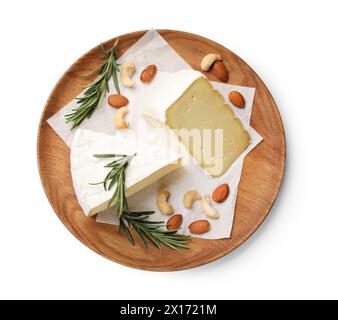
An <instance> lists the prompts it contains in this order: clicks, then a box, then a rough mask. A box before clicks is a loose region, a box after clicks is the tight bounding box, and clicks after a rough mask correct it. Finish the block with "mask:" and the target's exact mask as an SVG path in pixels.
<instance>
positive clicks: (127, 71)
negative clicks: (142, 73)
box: [120, 62, 136, 88]
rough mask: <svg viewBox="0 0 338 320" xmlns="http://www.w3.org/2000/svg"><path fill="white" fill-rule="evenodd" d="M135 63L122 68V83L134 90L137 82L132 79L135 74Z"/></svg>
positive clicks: (126, 63) (129, 63)
mask: <svg viewBox="0 0 338 320" xmlns="http://www.w3.org/2000/svg"><path fill="white" fill-rule="evenodd" d="M135 69H136V66H135V63H133V62H125V63H124V64H123V65H122V66H121V73H120V76H121V80H122V83H123V85H124V86H125V87H127V88H132V87H134V85H135V81H133V80H132V79H131V78H132V76H133V74H134V73H135Z"/></svg>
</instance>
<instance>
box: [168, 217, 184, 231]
mask: <svg viewBox="0 0 338 320" xmlns="http://www.w3.org/2000/svg"><path fill="white" fill-rule="evenodd" d="M182 221H183V216H182V215H181V214H174V215H173V216H172V217H171V218H170V219H169V220H168V221H167V229H168V230H176V229H178V228H179V227H180V226H181V224H182Z"/></svg>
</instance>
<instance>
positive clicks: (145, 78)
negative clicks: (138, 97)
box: [140, 64, 157, 83]
mask: <svg viewBox="0 0 338 320" xmlns="http://www.w3.org/2000/svg"><path fill="white" fill-rule="evenodd" d="M156 72H157V67H156V66H155V65H154V64H151V65H150V66H148V67H147V68H145V69H144V70H143V71H142V73H141V77H140V79H141V81H142V82H143V83H149V82H151V81H152V80H153V79H154V77H155V75H156Z"/></svg>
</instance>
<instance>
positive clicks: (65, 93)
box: [38, 30, 285, 271]
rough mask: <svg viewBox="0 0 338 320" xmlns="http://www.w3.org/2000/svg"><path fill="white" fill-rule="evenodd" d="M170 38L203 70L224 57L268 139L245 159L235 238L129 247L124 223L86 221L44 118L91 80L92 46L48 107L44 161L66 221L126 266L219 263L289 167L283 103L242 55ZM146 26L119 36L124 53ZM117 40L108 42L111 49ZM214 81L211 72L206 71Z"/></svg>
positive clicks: (181, 35) (179, 35)
mask: <svg viewBox="0 0 338 320" xmlns="http://www.w3.org/2000/svg"><path fill="white" fill-rule="evenodd" d="M159 32H160V33H161V35H162V36H163V37H164V39H166V41H168V43H169V44H170V45H171V46H172V47H173V48H174V49H175V50H176V51H177V52H178V53H179V54H180V55H181V56H182V57H183V58H184V59H185V60H186V61H187V62H188V63H189V64H190V65H191V66H192V68H194V69H196V70H199V64H200V61H201V59H202V57H203V56H204V55H206V54H208V53H210V52H219V53H221V54H222V55H223V56H224V57H225V58H226V64H227V66H228V69H229V71H230V80H229V83H232V84H236V85H242V86H249V87H255V88H256V89H257V91H256V97H255V102H254V106H253V113H252V117H251V125H252V127H253V128H254V129H256V130H257V131H258V133H259V134H261V135H262V136H263V138H264V141H263V142H262V143H261V144H259V145H258V146H257V147H256V148H255V149H254V150H253V151H251V153H250V154H249V155H248V156H247V157H246V158H245V161H244V168H243V173H242V178H241V182H240V185H239V192H238V198H237V204H236V213H235V220H234V226H233V232H232V236H231V239H222V240H203V239H197V238H193V239H192V240H191V241H190V247H191V249H190V250H183V251H181V252H178V253H177V252H175V251H173V250H170V249H168V248H163V250H162V251H159V250H158V249H156V248H154V247H152V246H151V245H150V246H149V248H148V249H145V248H143V246H142V244H141V243H140V242H137V245H136V246H135V247H133V246H131V245H130V243H129V242H128V240H127V239H126V238H125V237H124V235H122V234H120V233H119V232H118V227H116V226H110V225H104V224H99V223H96V222H95V218H86V217H85V216H84V214H83V212H82V209H81V208H80V206H79V204H78V202H77V199H76V196H75V193H74V189H73V184H72V177H71V173H70V163H69V152H70V150H69V149H68V147H67V146H66V145H65V143H64V142H63V141H62V140H61V138H59V136H58V135H57V134H56V133H55V132H54V131H53V130H52V128H51V127H50V126H49V125H48V124H47V122H46V120H47V119H48V118H50V117H51V116H52V115H54V114H55V113H56V112H58V111H59V110H60V109H61V108H62V107H63V106H64V105H65V104H67V103H68V102H69V101H71V100H72V99H73V98H74V97H76V96H77V95H78V94H79V93H80V92H81V91H82V88H83V85H85V84H86V81H88V80H84V79H82V78H81V75H82V74H84V73H86V72H87V71H90V70H93V69H94V68H95V67H97V66H98V64H99V59H98V58H99V55H100V51H99V47H97V48H94V49H92V50H90V51H89V52H88V53H86V54H85V55H84V56H82V57H81V58H80V59H79V60H78V61H76V62H75V63H74V64H73V65H72V66H71V67H70V68H69V69H68V70H67V71H66V73H65V74H64V75H63V76H62V78H61V79H60V81H59V82H58V83H57V85H56V86H55V88H54V90H53V91H52V93H51V95H50V97H49V99H48V101H47V104H46V106H45V109H44V111H43V114H42V117H41V122H40V127H39V133H38V165H39V171H40V176H41V181H42V184H43V187H44V189H45V192H46V194H47V197H48V199H49V201H50V203H51V205H52V206H53V208H54V210H55V212H56V214H57V215H58V217H59V218H60V219H61V221H62V222H63V223H64V225H65V226H66V227H67V228H68V229H69V230H70V231H71V232H72V233H73V234H74V236H76V237H77V238H78V239H79V240H80V241H81V242H82V243H84V244H85V245H86V246H87V247H89V248H90V249H92V250H94V251H95V252H97V253H99V254H100V255H102V256H104V257H106V258H108V259H110V260H112V261H115V262H118V263H121V264H123V265H126V266H129V267H134V268H139V269H145V270H154V271H173V270H182V269H188V268H193V267H197V266H200V265H203V264H206V263H208V262H211V261H214V260H216V259H218V258H220V257H222V256H224V255H226V254H228V253H229V252H231V251H232V250H234V249H235V248H237V247H238V246H240V245H241V244H242V243H243V242H244V241H245V240H246V239H248V238H249V237H250V236H251V235H252V234H253V233H254V232H255V231H256V229H257V228H258V227H259V226H260V225H261V223H262V222H263V221H264V219H265V218H266V216H267V215H268V213H269V211H270V209H271V207H272V205H273V203H274V201H275V199H276V196H277V193H278V190H279V187H280V185H281V181H282V177H283V173H284V164H285V136H284V129H283V124H282V120H281V118H280V115H279V112H278V109H277V106H276V104H275V102H274V100H273V98H272V96H271V94H270V93H269V91H268V89H267V88H266V86H265V85H264V83H263V82H262V80H261V79H260V78H259V77H258V75H257V74H256V73H255V72H254V71H253V70H252V69H251V68H250V67H249V66H248V65H247V64H246V63H245V62H244V61H243V60H242V59H240V58H239V57H238V56H236V55H235V54H234V53H232V52H231V51H229V50H228V49H226V48H224V47H222V46H221V45H219V44H217V43H215V42H213V41H211V40H208V39H205V38H203V37H200V36H197V35H194V34H190V33H186V32H180V31H169V30H160V31H159ZM144 34H145V31H139V32H134V33H131V34H126V35H123V36H120V37H119V39H120V49H121V50H120V53H121V54H122V53H123V52H125V50H127V49H128V48H129V47H130V46H131V45H133V44H134V43H135V42H136V41H137V40H138V39H139V38H140V37H141V36H143V35H144ZM114 41H115V39H112V40H110V41H108V42H107V43H106V45H107V47H110V46H111V45H112V44H113V42H114ZM206 75H207V76H208V77H209V79H210V80H216V79H215V78H214V77H213V75H212V74H209V73H208V74H206Z"/></svg>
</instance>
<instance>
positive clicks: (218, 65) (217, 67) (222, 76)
mask: <svg viewBox="0 0 338 320" xmlns="http://www.w3.org/2000/svg"><path fill="white" fill-rule="evenodd" d="M212 72H213V73H214V75H215V76H216V78H217V79H218V80H220V81H222V82H227V81H228V80H229V72H228V70H227V68H226V67H225V65H224V63H223V61H216V62H215V63H214V64H213V65H212Z"/></svg>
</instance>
